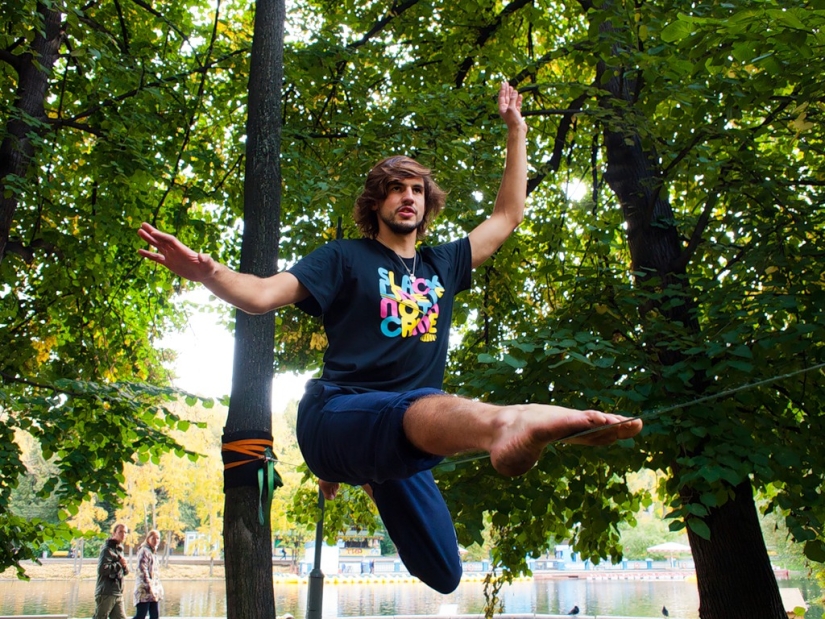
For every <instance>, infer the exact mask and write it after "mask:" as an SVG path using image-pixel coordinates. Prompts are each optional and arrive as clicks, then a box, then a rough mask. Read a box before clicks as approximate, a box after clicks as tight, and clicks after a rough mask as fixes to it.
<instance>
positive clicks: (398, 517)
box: [297, 380, 462, 593]
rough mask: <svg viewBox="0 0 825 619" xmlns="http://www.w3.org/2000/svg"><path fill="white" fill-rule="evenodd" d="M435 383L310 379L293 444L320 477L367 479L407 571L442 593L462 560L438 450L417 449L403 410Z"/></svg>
mask: <svg viewBox="0 0 825 619" xmlns="http://www.w3.org/2000/svg"><path fill="white" fill-rule="evenodd" d="M441 393H443V392H442V391H439V390H438V389H417V390H414V391H409V392H405V393H388V392H375V391H371V392H367V393H352V392H351V391H348V390H346V389H342V388H339V387H336V386H334V385H330V384H328V383H324V382H322V381H317V380H316V381H310V382H309V383H308V384H307V389H306V393H305V395H304V397H303V399H302V400H301V403H300V405H299V406H298V427H297V434H298V445H299V446H300V447H301V452H302V453H303V456H304V460H305V461H306V463H307V466H309V469H310V470H311V471H312V472H313V473H314V474H315V475H317V476H318V477H319V478H320V479H323V480H325V481H329V482H338V483H346V484H351V485H358V486H360V485H363V484H367V483H368V484H370V486H371V487H372V491H373V497H374V498H375V504H376V506H377V507H378V512H379V514H380V515H381V519H382V520H383V522H384V526H385V527H386V528H387V533H389V536H390V539H392V541H393V542H394V543H395V546H396V547H397V548H398V554H399V556H400V557H401V560H402V561H403V562H404V565H405V566H406V567H407V569H408V570H409V571H410V574H412V575H414V576H416V577H418V578H419V579H421V580H422V581H423V582H424V583H426V584H427V585H429V586H430V587H432V588H433V589H435V590H436V591H439V592H441V593H450V592H451V591H454V590H455V588H456V587H457V586H458V583H459V581H460V580H461V571H462V569H461V559H460V557H459V555H458V543H457V541H456V537H455V528H454V526H453V522H452V518H451V517H450V512H449V511H448V510H447V505H446V504H445V503H444V499H443V497H442V496H441V492H440V491H439V490H438V487H437V486H436V485H435V481H434V480H433V476H432V473H431V472H430V469H432V468H433V467H434V466H435V465H436V464H438V463H439V462H441V460H442V458H441V457H440V456H433V455H431V454H427V453H424V452H422V451H421V450H419V449H418V448H416V447H414V446H413V445H412V444H411V443H410V442H409V441H408V440H407V437H406V436H405V435H404V429H403V419H404V413H405V412H406V410H407V409H408V408H409V407H410V405H411V404H412V403H413V402H415V401H416V400H417V399H419V398H422V397H426V396H428V395H434V394H441Z"/></svg>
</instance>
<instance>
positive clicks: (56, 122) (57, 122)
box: [44, 118, 106, 138]
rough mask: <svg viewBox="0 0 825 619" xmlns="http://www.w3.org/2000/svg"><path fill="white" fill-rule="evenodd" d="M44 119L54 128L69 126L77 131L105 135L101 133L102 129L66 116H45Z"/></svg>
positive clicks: (101, 136) (100, 136) (99, 135)
mask: <svg viewBox="0 0 825 619" xmlns="http://www.w3.org/2000/svg"><path fill="white" fill-rule="evenodd" d="M44 121H45V122H46V123H48V124H49V125H50V126H52V127H54V128H55V129H61V128H63V127H71V128H72V129H77V130H79V131H84V132H86V133H91V134H92V135H95V136H97V137H99V138H103V137H106V134H105V133H103V131H101V130H100V129H97V128H96V127H92V126H91V125H87V124H86V123H79V122H76V121H74V120H71V119H68V118H45V119H44Z"/></svg>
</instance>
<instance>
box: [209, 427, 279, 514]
mask: <svg viewBox="0 0 825 619" xmlns="http://www.w3.org/2000/svg"><path fill="white" fill-rule="evenodd" d="M221 451H222V452H234V453H236V454H241V455H244V456H248V457H247V458H243V459H241V460H234V461H232V462H224V465H223V469H224V471H227V470H229V469H233V468H235V467H238V466H241V465H243V464H251V463H253V462H254V463H261V466H260V467H259V468H258V522H260V523H261V525H263V524H264V522H265V521H266V519H267V518H269V512H270V508H271V506H272V496H273V495H274V494H275V488H276V487H278V488H280V487H281V486H283V485H284V482H283V480H282V479H281V476H280V475H278V471H276V470H275V463H276V462H277V460H276V458H275V456H274V454H273V453H272V439H271V438H270V439H265V438H245V439H239V440H236V441H231V442H229V443H224V444H223V445H222V446H221ZM264 501H266V510H264Z"/></svg>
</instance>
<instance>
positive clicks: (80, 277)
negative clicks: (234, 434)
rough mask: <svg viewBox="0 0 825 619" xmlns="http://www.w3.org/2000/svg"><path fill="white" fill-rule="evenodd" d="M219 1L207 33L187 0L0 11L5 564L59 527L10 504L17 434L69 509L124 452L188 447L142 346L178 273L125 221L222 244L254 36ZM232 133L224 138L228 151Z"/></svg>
mask: <svg viewBox="0 0 825 619" xmlns="http://www.w3.org/2000/svg"><path fill="white" fill-rule="evenodd" d="M229 10H230V12H234V16H233V24H234V27H233V28H232V29H231V30H228V31H222V32H221V37H220V41H217V40H216V38H217V37H216V36H213V32H212V29H211V26H212V24H211V23H210V20H209V16H208V13H206V12H204V11H203V10H202V9H201V8H200V7H199V5H198V3H197V2H171V3H170V2H166V3H164V2H161V3H153V6H151V7H150V6H149V5H146V4H143V3H138V4H127V5H125V6H119V5H117V4H107V3H103V4H94V3H93V4H87V5H84V6H82V7H81V6H80V5H76V4H74V3H69V4H68V5H58V4H54V3H51V2H48V3H38V2H34V1H31V0H13V1H12V2H7V3H4V5H3V9H2V12H0V20H2V29H1V30H2V33H3V34H2V35H0V67H2V70H1V71H0V93H2V94H0V119H2V124H1V125H0V126H2V129H0V139H2V141H3V145H2V149H0V185H1V186H0V189H2V195H0V349H2V350H3V357H2V360H0V434H2V444H3V445H4V448H3V449H2V450H0V514H2V515H0V520H2V521H3V523H2V525H0V526H2V529H3V532H4V534H3V536H2V538H0V540H1V541H2V544H0V546H2V551H0V567H6V566H9V565H17V566H19V561H20V560H22V559H26V558H32V557H34V556H35V555H34V553H35V552H36V549H37V548H38V547H39V546H40V544H41V543H42V542H44V541H47V540H49V539H50V538H51V537H52V536H54V539H56V540H58V539H66V538H68V537H69V536H70V533H69V530H68V527H67V526H66V525H65V524H50V525H49V526H45V525H39V524H35V523H34V522H28V523H26V524H25V525H23V524H20V523H18V522H17V521H15V520H14V519H13V518H12V517H11V516H10V515H9V512H8V509H7V507H8V500H9V492H10V490H11V489H12V488H13V487H14V486H15V485H16V484H17V480H18V478H19V476H20V475H21V474H22V473H24V466H23V463H22V462H21V459H20V449H19V447H18V444H17V443H16V442H15V440H14V436H15V434H16V433H17V432H18V431H20V430H23V431H27V432H29V433H30V434H31V435H33V436H34V437H35V438H36V439H37V440H38V441H39V443H40V445H41V448H42V449H43V455H44V457H45V458H46V459H47V460H49V461H50V462H52V463H53V464H54V466H56V467H57V474H56V475H54V476H53V477H52V478H50V479H49V480H48V481H46V482H45V484H44V485H43V487H42V488H40V492H41V494H42V495H43V496H48V495H49V494H52V493H54V495H55V496H56V497H59V501H60V504H61V506H62V507H63V509H64V510H66V515H71V514H73V513H75V512H76V511H77V509H78V505H79V504H80V503H81V502H82V501H83V500H84V499H87V498H89V497H91V496H92V495H94V494H97V495H99V497H100V498H101V499H105V500H107V501H117V500H119V499H120V498H121V497H122V496H123V494H124V488H123V485H122V483H123V475H122V467H123V462H127V461H130V460H131V458H132V456H133V455H134V454H137V455H138V457H139V458H140V459H141V460H143V461H146V460H149V459H151V460H157V459H158V458H160V456H161V454H163V453H164V452H167V451H169V450H170V449H171V450H175V451H176V452H177V453H179V454H183V453H184V450H182V449H181V448H180V447H179V446H178V445H177V444H176V443H175V442H174V441H172V440H171V439H169V438H167V434H166V433H167V432H168V430H170V429H173V428H176V427H181V426H182V425H184V424H185V423H186V422H185V421H184V420H182V419H180V418H179V417H178V416H177V415H175V414H173V413H171V412H170V411H169V410H168V408H167V407H166V405H165V404H164V402H165V401H168V400H169V399H172V398H175V397H177V394H175V393H174V392H172V391H170V390H168V389H164V388H160V387H150V386H146V384H147V383H151V384H154V385H163V384H165V383H166V381H167V379H168V373H167V371H166V370H165V369H164V368H163V367H162V365H161V362H162V361H163V360H164V359H165V358H168V354H169V353H168V352H167V351H163V350H160V349H159V348H157V347H155V346H154V343H155V340H156V339H157V338H158V337H159V336H160V335H161V334H162V333H163V332H164V331H165V330H166V329H168V328H169V327H170V326H172V325H174V324H178V323H179V322H180V318H179V317H177V316H175V315H174V314H173V313H172V306H171V305H170V303H169V300H168V296H169V294H170V293H172V292H174V291H175V290H177V289H179V287H180V285H179V283H178V282H175V281H173V279H171V278H170V277H168V275H167V274H165V273H163V272H160V271H154V270H152V269H143V268H138V267H139V265H140V259H139V258H138V257H137V255H136V252H135V248H136V246H137V245H138V240H137V238H136V237H135V235H134V228H135V227H136V226H137V225H138V223H139V222H140V221H141V220H144V219H147V220H151V221H153V222H155V223H156V224H158V225H159V226H161V227H164V228H167V229H176V228H178V227H182V226H183V227H185V228H186V231H185V232H184V233H183V236H184V237H185V238H187V239H188V240H189V241H191V242H193V243H197V244H198V245H199V246H201V247H203V248H204V250H205V251H212V250H215V248H216V247H217V246H218V245H217V241H218V239H219V235H220V231H219V229H218V228H217V226H216V225H214V221H215V220H216V219H217V218H220V217H222V215H221V214H222V213H225V212H226V211H227V209H229V211H230V212H231V208H232V204H231V202H232V200H233V199H234V197H235V196H237V193H238V189H237V188H238V181H237V176H238V175H237V174H236V175H235V177H234V178H235V181H234V182H228V181H227V173H228V172H230V171H231V170H233V165H229V166H226V165H224V161H223V160H221V159H219V158H218V156H217V154H216V153H219V152H220V153H223V150H222V149H220V148H216V146H217V145H216V144H215V142H214V139H213V136H214V134H215V130H214V126H215V125H214V124H213V122H214V123H221V124H222V125H225V126H228V127H238V125H237V124H235V123H231V122H227V118H228V117H229V118H231V117H232V115H233V113H235V114H237V110H238V107H239V105H240V101H241V100H242V98H243V97H242V94H241V93H242V87H241V86H237V87H236V84H238V82H239V80H237V79H234V78H233V73H234V72H235V71H238V70H243V69H244V60H243V55H242V54H239V52H243V51H244V50H245V49H246V48H247V47H248V41H249V38H248V35H247V34H246V33H247V31H246V28H245V25H244V19H245V14H244V13H243V12H240V13H239V12H237V11H238V8H237V7H234V8H231V9H229ZM54 24H57V26H58V27H54ZM52 35H54V36H52ZM50 37H51V38H50ZM44 38H45V39H47V40H46V41H45V43H44ZM46 52H54V53H53V54H47V53H46ZM207 76H209V77H210V78H211V79H212V80H213V83H212V85H211V86H210V88H209V89H208V92H209V96H208V97H207V96H206V94H205V93H206V92H207V89H206V78H207ZM41 83H42V89H40V88H39V87H37V86H38V85H39V84H41ZM222 93H223V94H222ZM24 95H25V96H24ZM207 99H208V102H209V104H210V105H211V104H213V103H214V104H215V109H214V110H213V111H210V112H209V113H208V114H204V111H205V110H204V105H205V103H204V102H205V101H206V100H207ZM228 101H233V102H234V103H233V104H230V103H227V102H228ZM27 110H28V111H27ZM218 110H220V111H218ZM240 132H241V129H240V128H238V129H237V131H236V132H235V133H234V134H232V135H229V134H227V136H226V138H227V145H233V144H234V146H231V147H230V148H228V149H227V150H228V151H229V152H228V153H227V156H228V157H229V158H230V159H234V160H236V161H237V160H238V159H240V157H241V152H242V146H241V145H240V140H239V139H238V135H239V134H240ZM230 176H231V175H230ZM194 201H197V202H198V204H197V205H195V204H194ZM207 201H208V203H209V204H213V205H215V204H216V205H219V207H216V208H207V206H208V204H207ZM234 206H235V207H237V205H234Z"/></svg>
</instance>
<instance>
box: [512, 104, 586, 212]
mask: <svg viewBox="0 0 825 619" xmlns="http://www.w3.org/2000/svg"><path fill="white" fill-rule="evenodd" d="M588 96H589V95H587V94H583V95H579V97H578V98H576V99H575V100H574V101H573V102H572V103H571V104H570V107H569V108H568V109H567V110H566V111H564V112H557V113H563V117H562V119H561V121H560V122H559V128H558V130H557V131H556V138H555V140H554V142H553V154H552V155H551V156H550V159H548V160H547V161H546V162H544V163H543V164H542V165H541V167H540V168H539V171H538V173H537V174H536V176H534V177H533V178H531V179H529V180H528V181H527V195H528V196H529V195H530V194H531V193H532V192H533V191H534V190H535V189H536V187H538V186H539V185H540V184H541V182H542V181H543V180H544V179H545V178H546V177H547V175H548V174H550V173H551V172H556V171H557V170H558V169H559V166H560V165H561V158H562V154H563V153H564V145H565V143H566V142H567V134H568V132H569V131H570V127H571V126H572V125H573V116H574V115H575V114H576V113H578V112H579V108H581V106H582V105H583V104H584V102H585V101H586V100H587V98H588Z"/></svg>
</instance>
